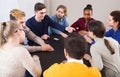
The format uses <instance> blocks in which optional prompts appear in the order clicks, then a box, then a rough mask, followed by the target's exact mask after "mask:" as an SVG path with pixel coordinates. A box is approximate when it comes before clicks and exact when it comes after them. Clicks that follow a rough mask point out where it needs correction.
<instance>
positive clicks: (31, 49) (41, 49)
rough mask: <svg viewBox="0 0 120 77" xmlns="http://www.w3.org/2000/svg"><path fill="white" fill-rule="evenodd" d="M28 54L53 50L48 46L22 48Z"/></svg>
mask: <svg viewBox="0 0 120 77" xmlns="http://www.w3.org/2000/svg"><path fill="white" fill-rule="evenodd" d="M24 47H25V48H26V49H27V50H28V51H29V52H36V51H54V48H53V47H52V46H50V45H49V44H44V45H41V46H24Z"/></svg>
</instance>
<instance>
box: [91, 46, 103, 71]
mask: <svg viewBox="0 0 120 77" xmlns="http://www.w3.org/2000/svg"><path fill="white" fill-rule="evenodd" d="M98 50H99V49H98V48H95V47H94V46H91V48H90V53H91V56H92V62H91V64H92V66H96V67H97V68H98V69H99V70H102V69H103V61H102V58H101V55H100V53H99V51H98ZM100 51H101V50H100Z"/></svg>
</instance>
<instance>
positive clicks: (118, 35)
mask: <svg viewBox="0 0 120 77" xmlns="http://www.w3.org/2000/svg"><path fill="white" fill-rule="evenodd" d="M105 36H106V37H112V38H113V39H115V40H116V41H118V42H119V44H120V29H118V30H117V31H116V32H115V31H114V30H113V29H110V30H109V31H107V32H106V33H105Z"/></svg>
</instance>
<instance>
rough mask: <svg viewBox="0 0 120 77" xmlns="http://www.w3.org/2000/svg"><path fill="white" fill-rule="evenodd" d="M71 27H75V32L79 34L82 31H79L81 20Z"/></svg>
mask: <svg viewBox="0 0 120 77" xmlns="http://www.w3.org/2000/svg"><path fill="white" fill-rule="evenodd" d="M71 27H73V28H74V29H75V30H74V32H79V31H80V30H79V19H78V20H77V21H76V22H74V23H73V24H72V25H71Z"/></svg>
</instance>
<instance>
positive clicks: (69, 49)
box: [43, 34, 101, 77]
mask: <svg viewBox="0 0 120 77" xmlns="http://www.w3.org/2000/svg"><path fill="white" fill-rule="evenodd" d="M86 45H87V44H86V41H85V39H84V37H83V36H81V35H79V34H71V35H70V36H68V37H67V38H66V39H65V43H64V54H65V57H66V59H67V62H66V63H61V64H57V63H55V64H53V65H52V66H51V67H49V68H48V69H47V70H46V71H45V72H44V73H43V76H44V77H101V74H100V72H99V70H98V69H97V68H96V67H87V66H86V65H85V64H83V61H82V59H83V56H84V54H85V52H86V47H87V46H86Z"/></svg>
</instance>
